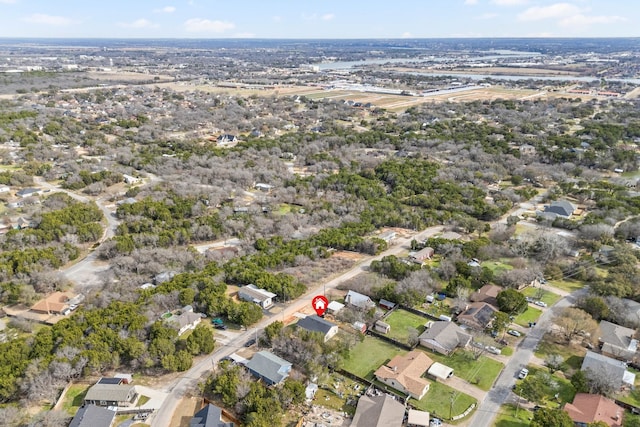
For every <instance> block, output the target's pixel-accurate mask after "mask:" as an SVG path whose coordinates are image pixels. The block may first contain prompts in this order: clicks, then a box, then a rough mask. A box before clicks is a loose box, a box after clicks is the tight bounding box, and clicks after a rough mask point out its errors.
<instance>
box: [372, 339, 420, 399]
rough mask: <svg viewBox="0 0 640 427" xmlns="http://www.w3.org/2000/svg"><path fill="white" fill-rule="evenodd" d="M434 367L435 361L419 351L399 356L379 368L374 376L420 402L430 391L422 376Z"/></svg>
mask: <svg viewBox="0 0 640 427" xmlns="http://www.w3.org/2000/svg"><path fill="white" fill-rule="evenodd" d="M431 365H433V360H431V358H430V357H429V356H427V355H426V354H425V353H423V352H422V351H419V350H413V351H410V352H409V353H407V354H406V355H404V356H401V355H398V356H396V357H394V358H393V359H391V360H390V361H389V363H387V364H386V365H383V366H381V367H379V368H378V369H377V370H376V371H375V372H374V375H375V377H376V379H377V380H378V381H380V382H382V383H384V384H386V385H388V386H391V387H393V388H394V389H396V390H399V391H400V392H402V393H405V394H408V395H410V396H411V397H413V398H414V399H417V400H420V399H422V397H423V396H424V395H425V394H426V393H427V391H429V382H428V381H427V380H426V379H424V378H422V375H423V374H424V373H425V372H426V371H427V369H429V368H430V367H431Z"/></svg>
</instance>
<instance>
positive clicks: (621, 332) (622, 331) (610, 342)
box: [598, 320, 638, 361]
mask: <svg viewBox="0 0 640 427" xmlns="http://www.w3.org/2000/svg"><path fill="white" fill-rule="evenodd" d="M635 334H636V331H635V330H634V329H631V328H625V327H624V326H620V325H616V324H615V323H611V322H607V321H606V320H603V321H601V322H600V338H599V339H598V341H599V342H600V349H601V351H602V354H604V355H606V356H609V357H613V358H615V359H620V360H624V361H627V360H633V358H634V357H635V355H636V351H637V350H638V340H637V339H635V338H634V337H635Z"/></svg>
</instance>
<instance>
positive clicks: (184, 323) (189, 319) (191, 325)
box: [170, 309, 202, 335]
mask: <svg viewBox="0 0 640 427" xmlns="http://www.w3.org/2000/svg"><path fill="white" fill-rule="evenodd" d="M170 320H171V321H173V322H174V323H175V324H176V325H177V326H178V335H182V334H184V333H185V332H187V331H188V330H190V329H195V328H196V326H198V324H199V323H200V321H202V315H201V314H200V313H194V312H193V311H186V310H184V309H183V310H182V311H181V313H180V314H179V315H177V316H173V317H171V319H170Z"/></svg>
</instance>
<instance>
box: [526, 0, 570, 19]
mask: <svg viewBox="0 0 640 427" xmlns="http://www.w3.org/2000/svg"><path fill="white" fill-rule="evenodd" d="M580 12H581V10H580V8H579V7H578V6H576V5H573V4H570V3H556V4H552V5H551V6H544V7H540V6H535V7H530V8H529V9H527V10H525V11H524V12H522V13H521V14H519V15H518V19H519V20H520V21H540V20H542V19H559V18H566V17H568V16H574V15H578V14H580Z"/></svg>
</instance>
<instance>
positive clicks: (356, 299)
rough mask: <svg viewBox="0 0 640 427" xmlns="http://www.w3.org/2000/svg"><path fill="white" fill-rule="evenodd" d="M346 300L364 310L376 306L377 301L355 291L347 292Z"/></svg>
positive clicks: (347, 302)
mask: <svg viewBox="0 0 640 427" xmlns="http://www.w3.org/2000/svg"><path fill="white" fill-rule="evenodd" d="M344 302H345V303H346V304H349V305H353V306H355V307H358V308H361V309H363V310H370V309H372V308H374V307H375V306H376V303H375V302H373V301H371V298H369V297H368V296H366V295H362V294H360V293H358V292H355V291H349V292H347V295H345V297H344Z"/></svg>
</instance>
